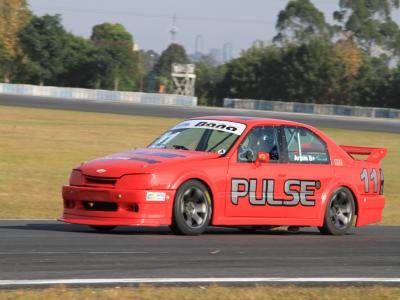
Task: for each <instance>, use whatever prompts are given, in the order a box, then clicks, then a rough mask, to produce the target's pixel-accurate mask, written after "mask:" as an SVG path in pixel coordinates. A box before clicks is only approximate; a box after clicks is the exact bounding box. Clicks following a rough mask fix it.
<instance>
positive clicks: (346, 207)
mask: <svg viewBox="0 0 400 300" xmlns="http://www.w3.org/2000/svg"><path fill="white" fill-rule="evenodd" d="M354 211H355V203H354V197H353V194H352V193H351V192H350V191H349V190H348V189H347V188H344V187H341V188H339V189H337V190H336V191H334V192H333V193H332V195H331V197H330V198H329V202H328V205H327V206H326V211H325V217H324V225H323V226H322V227H318V229H319V230H320V231H321V233H324V234H332V235H343V234H345V233H346V232H347V231H348V230H349V228H350V227H351V225H352V224H353V218H354Z"/></svg>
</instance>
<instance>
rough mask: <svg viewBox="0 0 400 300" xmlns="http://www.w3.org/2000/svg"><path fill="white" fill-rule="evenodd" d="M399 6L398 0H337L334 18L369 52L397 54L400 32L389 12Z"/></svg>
mask: <svg viewBox="0 0 400 300" xmlns="http://www.w3.org/2000/svg"><path fill="white" fill-rule="evenodd" d="M399 5H400V0H340V1H339V7H340V9H339V10H338V11H335V12H334V18H335V19H336V20H337V21H339V22H340V23H342V26H343V29H342V30H343V31H348V32H351V33H352V34H353V35H354V38H355V41H356V42H357V43H358V44H359V45H360V46H361V47H362V49H363V50H364V51H365V52H366V53H368V54H369V55H371V54H374V52H379V51H378V50H383V51H389V52H391V53H397V54H398V53H399V52H400V31H399V27H398V25H397V24H396V22H394V21H393V20H392V18H391V13H392V11H393V9H398V8H399Z"/></svg>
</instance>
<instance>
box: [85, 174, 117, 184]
mask: <svg viewBox="0 0 400 300" xmlns="http://www.w3.org/2000/svg"><path fill="white" fill-rule="evenodd" d="M85 178H86V183H88V184H107V185H115V183H116V182H117V178H111V177H95V176H85Z"/></svg>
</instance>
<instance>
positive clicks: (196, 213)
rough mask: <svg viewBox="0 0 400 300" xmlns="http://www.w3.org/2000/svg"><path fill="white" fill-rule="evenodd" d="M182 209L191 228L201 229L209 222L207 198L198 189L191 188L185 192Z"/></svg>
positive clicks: (184, 217)
mask: <svg viewBox="0 0 400 300" xmlns="http://www.w3.org/2000/svg"><path fill="white" fill-rule="evenodd" d="M180 208H181V214H182V216H183V219H184V221H185V223H186V225H187V226H189V227H190V228H198V227H201V226H202V225H203V224H204V223H205V221H206V220H207V216H208V209H207V208H208V206H207V197H206V196H205V194H204V192H203V191H201V190H200V189H199V188H197V187H191V188H189V189H187V190H186V191H185V193H184V194H183V196H182V201H181V207H180Z"/></svg>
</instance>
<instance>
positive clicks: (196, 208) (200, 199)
mask: <svg viewBox="0 0 400 300" xmlns="http://www.w3.org/2000/svg"><path fill="white" fill-rule="evenodd" d="M211 215H212V205H211V196H210V193H209V191H208V189H207V187H206V186H205V185H204V184H202V183H201V182H200V181H197V180H188V181H186V182H185V183H183V184H182V185H181V186H180V187H179V189H178V191H177V192H176V195H175V201H174V208H173V217H172V225H171V229H172V231H174V232H175V233H176V234H183V235H198V234H201V233H203V232H204V230H205V229H206V228H207V226H208V224H209V223H210V220H211Z"/></svg>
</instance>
